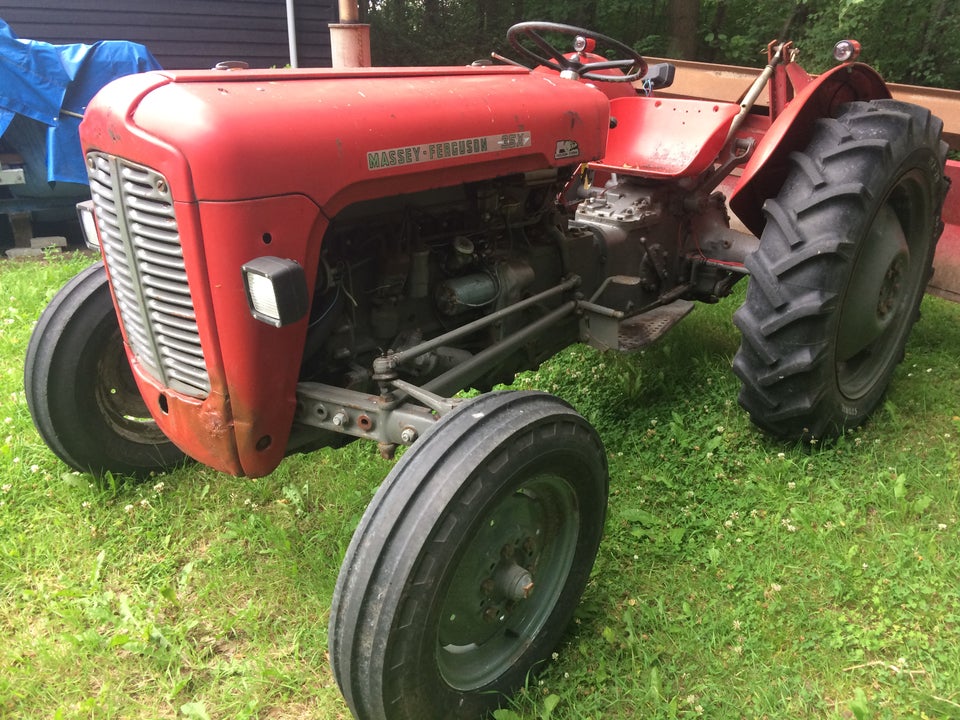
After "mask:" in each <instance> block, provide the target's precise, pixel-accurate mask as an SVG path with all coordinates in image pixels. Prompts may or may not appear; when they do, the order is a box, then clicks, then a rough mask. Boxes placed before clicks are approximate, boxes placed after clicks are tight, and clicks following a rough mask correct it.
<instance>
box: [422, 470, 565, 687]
mask: <svg viewBox="0 0 960 720" xmlns="http://www.w3.org/2000/svg"><path fill="white" fill-rule="evenodd" d="M576 514H577V511H576V504H575V501H574V500H573V496H572V494H571V490H570V486H569V485H568V484H567V483H566V482H565V481H564V480H562V479H560V478H559V477H556V476H551V475H540V476H537V477H536V478H535V479H532V480H531V481H530V482H529V483H528V484H527V485H526V486H525V487H524V489H522V490H520V491H518V492H516V493H514V494H513V495H511V496H510V497H508V498H505V499H504V500H503V501H502V502H501V503H500V504H499V506H498V507H496V508H495V509H494V510H493V511H492V512H491V513H489V514H488V515H487V517H486V519H485V520H484V522H483V523H482V524H481V526H480V527H479V529H478V530H477V532H476V534H475V535H474V537H473V538H472V539H471V541H470V543H469V546H468V547H467V549H466V552H465V554H464V557H463V558H462V559H461V560H460V562H459V566H458V568H457V570H456V572H455V574H454V576H453V578H452V581H451V583H450V587H449V589H448V590H447V593H446V597H445V599H444V602H443V605H442V610H441V615H440V623H439V627H438V629H437V630H438V632H437V641H438V661H439V665H440V667H441V669H442V672H443V675H444V677H445V678H446V679H447V681H448V682H450V683H451V684H452V685H454V686H457V687H473V686H480V685H483V684H484V683H485V682H487V681H488V680H489V678H490V677H492V676H494V675H496V674H499V673H500V672H501V671H502V668H503V667H504V666H506V665H509V663H510V662H511V660H510V659H511V658H512V657H514V656H515V655H516V654H517V653H520V652H523V650H524V648H525V647H526V646H527V643H528V641H529V638H531V637H533V636H534V635H536V634H537V632H539V629H540V628H541V626H542V623H544V622H545V621H546V618H547V616H548V615H549V614H550V611H551V609H552V608H553V606H554V603H555V602H556V599H557V597H558V596H559V594H560V592H561V591H562V589H563V587H564V585H565V582H566V577H567V574H568V572H569V568H570V564H571V563H572V561H573V552H574V547H575V546H576V541H577V534H578V533H577V530H576V523H573V522H569V519H570V518H572V517H576ZM564 518H565V519H566V520H567V521H568V522H562V521H561V519H564Z"/></svg>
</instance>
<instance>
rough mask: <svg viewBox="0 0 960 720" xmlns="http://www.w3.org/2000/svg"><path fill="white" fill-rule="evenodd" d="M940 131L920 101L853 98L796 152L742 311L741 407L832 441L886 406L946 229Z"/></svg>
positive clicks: (770, 426) (777, 431) (769, 215)
mask: <svg viewBox="0 0 960 720" xmlns="http://www.w3.org/2000/svg"><path fill="white" fill-rule="evenodd" d="M941 128H942V123H941V122H940V120H939V119H937V118H936V117H934V116H933V115H931V114H930V112H929V111H928V110H926V109H924V108H921V107H918V106H916V105H910V104H907V103H901V102H896V101H893V100H879V101H873V102H856V103H851V104H849V105H846V106H844V107H843V108H842V109H841V111H840V113H839V115H838V117H836V118H833V119H824V120H821V121H819V122H818V124H817V127H816V128H815V131H814V135H813V139H812V141H811V142H810V145H809V146H808V147H807V149H806V151H804V152H798V153H793V154H792V155H791V157H790V161H791V168H790V171H789V174H788V176H787V180H786V182H785V183H784V185H783V187H782V188H781V190H780V193H779V195H778V196H777V198H776V199H775V200H769V201H767V203H766V204H765V205H764V214H765V215H766V226H765V228H764V231H763V234H762V236H761V239H760V247H759V249H758V250H757V251H756V252H755V253H753V254H752V255H751V256H750V257H749V258H748V259H747V262H746V265H747V269H748V270H749V271H750V285H749V287H748V288H747V296H746V301H745V302H744V304H743V306H742V307H741V308H740V309H739V310H738V311H737V313H736V314H735V315H734V322H735V323H736V325H737V327H738V328H739V329H740V332H741V333H742V340H741V344H740V349H739V351H738V352H737V356H736V358H735V360H734V364H733V367H734V371H735V372H736V374H737V376H738V377H739V378H740V380H741V381H742V383H743V385H742V389H741V391H740V403H741V405H743V407H744V408H746V409H747V410H748V411H749V413H750V416H751V418H752V420H753V421H754V422H755V423H756V424H757V425H759V426H760V427H762V428H763V429H765V430H767V431H768V432H771V433H773V434H774V435H777V436H780V437H786V438H802V439H810V438H822V437H831V436H834V435H837V434H839V433H841V432H843V430H844V429H845V428H848V427H855V426H858V425H860V424H861V423H862V422H863V421H864V420H865V419H866V418H867V416H868V415H869V414H870V413H871V412H873V410H874V409H876V407H877V406H878V404H879V403H880V401H881V399H882V397H883V394H884V392H885V391H886V388H887V386H888V384H889V382H890V377H891V375H892V374H893V371H894V368H895V367H896V365H897V363H899V362H900V361H901V360H902V359H903V356H904V346H905V345H906V341H907V337H908V336H909V334H910V330H911V328H912V326H913V324H914V322H915V321H916V319H917V318H918V317H919V305H920V300H921V299H922V297H923V293H924V289H925V287H926V284H927V281H928V280H929V278H930V274H931V272H932V271H931V267H932V262H933V253H934V249H935V247H936V243H937V240H938V238H939V237H940V232H941V231H942V229H943V225H942V223H941V221H940V209H941V206H942V204H943V199H944V195H945V194H946V190H947V186H948V181H947V180H946V179H945V177H944V174H943V168H944V163H945V162H946V151H947V146H946V144H945V143H943V142H942V141H941V140H940V132H941Z"/></svg>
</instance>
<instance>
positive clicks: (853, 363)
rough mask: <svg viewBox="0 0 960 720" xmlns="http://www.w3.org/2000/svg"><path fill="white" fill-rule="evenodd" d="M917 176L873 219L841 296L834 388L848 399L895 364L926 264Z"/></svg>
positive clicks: (902, 183)
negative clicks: (836, 386) (895, 354)
mask: <svg viewBox="0 0 960 720" xmlns="http://www.w3.org/2000/svg"><path fill="white" fill-rule="evenodd" d="M925 188H926V184H925V182H924V177H923V175H922V173H921V172H920V171H918V170H914V171H912V172H909V173H907V174H905V175H904V176H903V177H901V178H900V180H899V181H898V182H897V184H896V185H895V186H894V188H893V190H892V191H891V192H890V194H889V195H888V197H887V199H886V201H885V202H884V204H883V205H882V206H881V207H880V210H879V211H878V212H877V214H876V215H875V216H874V218H873V221H872V222H871V224H870V227H869V228H868V230H867V233H866V238H867V242H865V243H863V245H864V246H863V248H862V250H861V251H860V253H859V255H858V257H857V260H856V264H855V266H854V269H853V273H852V275H851V281H850V284H849V285H848V287H847V290H846V292H845V296H844V301H843V305H842V307H841V310H840V321H839V324H838V326H837V327H838V331H837V341H836V347H837V356H836V377H837V384H838V387H839V389H840V391H841V393H842V394H843V395H844V397H846V398H848V399H850V400H858V399H860V398H862V397H864V396H865V395H866V394H867V393H869V392H870V391H871V390H872V389H873V388H874V387H875V386H876V385H877V383H878V382H881V381H882V379H883V377H884V376H885V375H886V373H887V372H888V371H889V369H890V367H891V365H893V364H895V363H896V362H898V360H899V358H898V357H894V355H893V353H895V352H896V350H895V348H899V347H900V344H901V343H900V338H901V336H902V335H903V334H904V333H905V332H906V331H907V330H908V329H909V327H910V325H911V320H912V318H911V317H910V313H911V312H912V308H913V306H914V304H915V303H916V301H917V296H918V294H919V293H921V292H922V290H923V288H922V284H923V279H924V268H925V264H926V262H927V257H926V256H927V247H926V244H927V240H926V238H928V237H929V234H930V233H929V228H927V227H926V224H927V222H929V220H928V217H929V212H928V210H929V202H928V198H927V197H926V195H927V193H926V192H925Z"/></svg>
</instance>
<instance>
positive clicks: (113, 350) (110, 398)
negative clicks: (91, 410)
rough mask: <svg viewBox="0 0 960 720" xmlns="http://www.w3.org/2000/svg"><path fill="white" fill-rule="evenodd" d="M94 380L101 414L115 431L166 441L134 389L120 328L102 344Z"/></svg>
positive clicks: (138, 439) (137, 438)
mask: <svg viewBox="0 0 960 720" xmlns="http://www.w3.org/2000/svg"><path fill="white" fill-rule="evenodd" d="M94 383H95V388H94V392H95V399H96V403H97V406H98V407H99V409H100V416H101V417H102V418H103V420H104V422H105V423H107V425H108V426H109V427H110V429H111V430H113V431H114V432H115V433H116V434H117V435H120V436H122V437H124V438H126V439H127V440H131V441H133V442H137V443H143V444H149V445H156V444H160V443H166V442H168V441H167V438H166V436H165V435H164V434H163V432H162V431H161V430H160V428H159V427H157V423H156V422H155V421H154V419H153V418H152V417H151V416H150V411H149V410H148V409H147V406H146V403H144V402H143V398H142V397H141V395H140V391H139V390H138V389H137V384H136V381H135V380H134V379H133V372H132V371H131V370H130V364H129V363H128V362H127V357H126V354H125V353H124V351H123V340H122V338H121V335H120V330H119V328H118V329H117V331H116V332H114V333H113V334H112V335H111V336H110V338H109V339H108V340H107V342H105V343H104V344H103V348H102V354H101V356H100V359H99V361H98V362H97V374H96V378H94Z"/></svg>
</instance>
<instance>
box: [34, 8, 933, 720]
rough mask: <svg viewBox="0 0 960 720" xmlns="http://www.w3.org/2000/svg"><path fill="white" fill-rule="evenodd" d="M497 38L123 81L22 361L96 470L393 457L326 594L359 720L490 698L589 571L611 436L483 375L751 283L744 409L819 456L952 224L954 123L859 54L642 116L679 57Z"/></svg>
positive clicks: (662, 327)
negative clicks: (949, 129) (349, 454)
mask: <svg viewBox="0 0 960 720" xmlns="http://www.w3.org/2000/svg"><path fill="white" fill-rule="evenodd" d="M559 36H565V37H566V40H564V41H563V45H564V46H567V47H563V46H561V44H560V42H559V41H557V40H556V39H555V38H557V37H559ZM508 39H509V41H510V44H511V45H512V47H513V48H514V49H515V50H516V51H517V52H518V53H519V54H520V55H521V56H523V58H524V59H525V60H527V61H529V63H530V64H532V65H534V66H535V67H534V69H533V70H530V69H528V68H526V67H522V66H516V64H513V65H510V64H508V65H506V66H493V65H491V64H489V63H477V64H475V65H471V66H468V67H443V68H373V69H371V68H365V69H355V70H275V71H259V70H258V71H253V70H248V69H233V68H227V69H215V70H211V71H196V72H152V73H146V74H141V75H136V76H131V77H127V78H124V79H121V80H118V81H116V82H114V83H112V84H110V85H109V86H107V87H106V88H105V89H104V90H103V91H102V92H100V94H99V95H98V96H97V97H96V98H95V100H94V101H93V102H92V103H91V104H90V106H89V108H88V109H87V112H86V116H85V119H84V121H83V125H82V129H81V136H82V141H83V146H84V152H85V157H86V162H87V166H88V168H89V175H90V186H91V190H92V195H93V200H92V205H90V206H87V207H86V208H85V210H86V212H85V214H84V218H85V225H86V227H87V234H88V238H89V239H90V240H92V241H95V242H96V243H97V244H98V245H99V247H100V248H101V250H102V254H103V263H102V264H97V265H95V266H93V267H91V268H89V269H88V270H86V271H84V272H82V273H80V274H79V275H78V276H77V277H76V278H74V279H73V280H71V281H70V282H69V283H68V284H67V285H66V286H65V287H64V288H63V289H62V290H61V291H60V292H59V294H58V295H57V296H56V297H55V298H54V299H53V301H52V302H51V303H50V305H49V306H48V307H47V309H46V310H45V311H44V313H43V315H42V317H41V319H40V322H39V324H38V325H37V327H36V330H35V332H34V334H33V337H32V339H31V341H30V345H29V349H28V352H27V358H26V376H25V383H26V392H27V400H28V403H29V406H30V410H31V413H32V414H33V418H34V421H35V423H36V426H37V428H38V430H39V431H40V434H41V435H42V436H43V438H44V440H45V441H46V442H47V444H48V445H49V446H50V448H51V449H52V450H53V451H54V452H55V453H56V454H57V455H58V456H59V457H60V458H61V459H63V461H64V462H66V463H67V464H68V465H70V466H72V467H74V468H76V469H78V470H83V471H90V472H92V473H94V474H102V473H105V472H112V473H125V474H147V473H150V472H152V471H159V470H163V469H166V468H170V467H172V466H175V465H177V464H178V463H180V462H182V461H183V459H184V457H185V456H189V457H191V458H193V459H195V460H197V461H199V462H202V463H205V464H207V465H209V466H211V467H213V468H216V469H218V470H222V471H223V472H226V473H230V474H233V475H238V476H251V477H256V476H262V475H265V474H267V473H270V472H271V471H272V470H273V469H274V468H276V467H277V465H278V464H279V463H280V461H281V460H282V459H283V457H284V456H285V455H287V454H289V453H293V452H303V451H308V450H312V449H314V448H318V447H321V446H329V445H337V444H341V443H343V442H345V441H347V440H351V439H355V438H367V439H370V440H374V441H376V442H377V443H379V446H380V448H381V450H382V452H383V453H384V454H385V455H390V454H392V453H393V452H394V450H395V449H396V448H397V447H398V446H409V447H408V449H407V450H406V452H405V453H404V454H403V456H402V458H401V459H400V461H399V462H398V463H397V464H396V465H395V467H394V469H393V471H392V472H391V473H390V474H389V475H388V477H387V478H386V480H385V481H384V483H383V484H382V486H381V487H380V489H379V491H378V492H377V494H376V496H375V498H374V499H373V501H372V502H371V504H370V506H369V508H368V509H367V512H366V514H365V515H364V517H363V519H362V521H361V523H360V526H359V527H358V529H357V531H356V534H355V535H354V538H353V541H352V543H351V545H350V548H349V550H348V551H347V555H346V558H345V560H344V562H343V567H342V570H341V573H340V578H339V580H338V582H337V585H336V590H335V593H334V598H333V607H332V611H331V618H330V634H329V650H330V657H331V661H332V664H333V669H334V673H335V675H336V678H337V681H338V683H339V685H340V688H341V689H342V691H343V694H344V696H345V697H346V700H347V703H348V704H349V706H350V708H351V710H352V711H353V713H354V714H355V715H356V716H357V717H358V718H360V719H361V720H371V719H373V718H389V719H391V720H413V719H417V720H421V719H424V718H442V719H444V720H446V719H447V718H453V717H476V716H479V715H481V714H482V713H484V712H486V711H488V710H489V709H490V708H493V707H496V705H497V704H498V703H499V702H500V701H502V698H503V696H504V695H508V694H509V693H511V692H512V691H513V690H515V689H516V688H517V687H519V686H520V685H522V684H523V682H524V681H525V679H526V677H527V675H528V673H529V671H530V670H531V669H532V668H534V667H535V666H537V665H538V664H540V663H542V662H543V661H545V659H547V658H548V657H549V656H550V653H551V651H552V650H553V648H554V647H555V646H556V644H557V643H558V641H559V640H560V638H561V637H562V635H563V633H564V631H565V627H566V626H567V624H568V621H569V620H570V619H571V616H572V614H573V611H574V608H575V606H576V604H577V603H578V600H579V597H580V594H581V592H582V590H583V588H584V586H585V584H586V582H587V578H588V575H589V573H590V570H591V567H592V565H593V561H594V557H595V554H596V552H597V547H598V545H599V543H600V537H601V532H602V528H603V524H604V516H605V508H606V502H607V485H608V476H607V466H606V459H605V453H604V448H603V445H602V443H601V441H600V439H599V437H598V436H597V433H596V432H595V431H594V430H593V428H591V426H590V425H589V424H588V423H587V422H586V421H585V420H584V419H583V418H582V417H580V416H579V415H578V414H577V413H576V412H575V411H574V410H573V409H572V408H570V407H569V406H568V405H567V404H566V403H564V402H563V401H562V400H559V399H558V398H555V397H553V396H551V395H548V394H544V393H536V392H489V390H490V388H492V387H493V386H495V385H496V384H498V383H502V382H509V381H510V380H511V379H512V378H513V377H514V374H515V373H516V372H518V371H520V370H524V369H527V368H535V367H537V366H538V365H539V364H540V363H541V362H543V361H544V360H545V359H547V358H549V357H551V356H552V355H554V354H555V353H556V352H558V351H559V350H561V349H562V348H564V347H566V346H568V345H570V344H572V343H577V342H584V343H589V344H591V345H593V346H596V347H599V348H603V349H610V350H620V351H630V350H635V349H637V348H641V347H643V346H645V345H647V344H648V343H650V342H652V341H654V340H655V339H656V338H657V337H659V336H660V335H661V334H662V333H664V332H665V331H666V330H667V329H669V328H670V327H671V326H672V325H673V324H675V323H676V322H677V321H678V320H680V319H681V318H682V317H684V316H685V315H686V314H687V313H688V312H689V311H690V310H691V309H692V307H693V305H694V303H695V302H697V301H702V302H716V301H717V300H718V299H719V298H722V297H724V296H725V295H727V294H729V293H730V291H731V289H732V288H733V286H734V285H735V284H736V283H737V282H738V281H739V280H741V279H742V278H744V277H746V276H747V275H750V276H751V279H750V284H749V287H748V289H747V294H746V301H745V303H744V305H743V307H741V308H740V309H739V310H738V311H737V313H736V315H735V322H736V325H737V327H738V328H739V329H740V331H741V333H742V337H743V340H742V344H741V346H740V349H739V352H738V353H737V356H736V360H735V361H734V371H735V372H736V374H737V375H738V376H739V378H740V379H741V380H742V382H743V389H742V391H741V393H740V402H741V403H742V404H743V406H744V407H745V408H746V409H747V411H748V412H749V413H750V415H751V417H752V418H753V420H754V422H755V423H756V424H757V425H759V426H760V427H762V428H763V429H765V430H767V431H769V432H771V433H773V434H774V435H776V436H782V437H788V438H811V437H818V438H819V437H828V436H831V435H835V434H837V433H840V432H842V431H843V430H844V428H847V427H851V426H856V425H860V424H861V423H862V422H863V421H864V419H865V418H866V417H867V416H868V415H869V414H870V413H871V411H872V410H874V409H875V408H876V407H877V405H878V403H879V402H880V400H881V397H882V395H883V393H884V391H885V389H886V387H887V385H888V383H889V381H890V377H891V373H892V372H893V369H894V366H895V365H896V364H897V363H898V362H899V361H900V359H901V358H902V356H903V352H904V345H905V343H906V340H907V337H908V334H909V332H910V329H911V326H912V325H913V323H914V321H915V320H916V318H917V316H918V306H919V303H920V299H921V297H922V295H923V292H924V288H925V286H926V283H927V280H928V278H929V276H930V272H931V263H932V257H933V253H934V248H935V245H936V242H937V239H938V237H939V235H940V232H941V229H942V224H941V220H940V212H941V206H942V203H943V200H944V196H945V194H946V190H947V185H948V181H947V180H946V179H945V176H944V163H945V160H946V145H945V144H944V143H943V142H942V141H941V123H940V121H939V120H938V119H937V118H935V117H933V116H932V115H931V114H930V112H928V111H927V110H925V109H923V108H921V107H917V106H915V105H909V104H905V103H901V102H895V101H893V100H891V99H890V94H889V92H888V90H887V87H886V86H885V84H884V82H883V80H882V79H881V78H880V77H879V76H878V75H877V73H876V72H874V71H873V70H871V69H870V68H869V67H867V66H865V65H863V64H859V63H857V62H855V58H854V57H852V55H853V54H854V50H855V44H854V43H852V42H848V43H846V44H843V43H841V44H840V45H839V46H838V51H837V52H838V61H839V63H840V64H839V65H838V66H837V67H835V68H834V69H832V70H831V71H829V72H826V73H824V74H822V75H820V76H819V77H817V78H815V79H814V78H811V77H810V76H808V75H807V74H806V73H804V72H803V71H802V70H801V69H800V68H799V66H797V65H796V63H794V62H793V60H794V57H793V51H792V48H791V45H790V44H789V43H785V42H780V43H775V44H771V46H770V48H769V52H768V55H769V63H768V65H767V68H766V69H765V70H764V72H763V73H762V75H761V77H760V79H759V80H758V81H757V82H756V83H755V84H754V85H753V86H752V87H751V88H749V89H748V90H747V91H746V93H745V95H744V97H743V100H742V101H741V102H740V103H723V102H713V101H704V100H695V99H666V98H658V97H657V95H656V91H657V88H658V87H663V86H665V85H667V84H669V83H670V81H671V68H670V67H669V66H667V65H659V66H655V67H652V68H648V67H647V63H646V62H644V60H643V58H642V57H640V56H639V55H638V54H637V53H636V52H634V51H633V50H632V49H631V48H629V47H626V46H624V45H622V44H621V43H618V42H616V41H614V40H611V39H610V38H607V37H604V36H602V35H598V34H596V33H592V32H589V31H586V30H582V29H579V28H574V27H569V26H565V25H557V24H553V23H522V24H520V25H517V26H514V27H513V28H512V29H511V30H510V32H509V34H508ZM568 40H569V41H572V48H569V44H568ZM765 85H768V86H769V98H770V102H769V112H768V113H767V114H759V113H755V112H753V109H754V103H755V101H756V99H757V98H758V96H760V93H761V91H763V89H764V86H765ZM734 171H736V172H734ZM721 184H723V187H724V188H732V192H731V193H730V197H729V206H730V207H731V208H732V210H733V211H734V213H735V214H736V215H737V216H738V217H739V218H740V220H741V221H742V222H743V224H744V225H745V226H746V227H747V228H748V229H749V230H750V231H751V232H752V233H753V234H747V233H744V232H738V231H735V230H733V229H731V228H730V223H729V215H728V210H727V207H728V205H727V200H728V199H727V198H726V197H725V196H724V194H722V193H721V192H720V191H718V188H720V187H721ZM464 388H476V389H478V390H480V391H481V392H482V393H483V394H480V395H479V397H475V398H473V399H469V400H462V399H459V398H457V397H455V395H456V393H458V391H460V390H462V389H464Z"/></svg>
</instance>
